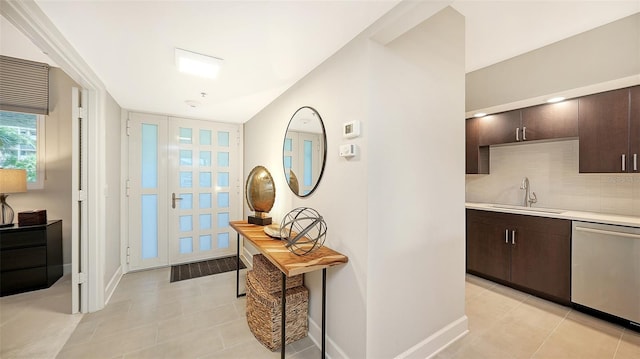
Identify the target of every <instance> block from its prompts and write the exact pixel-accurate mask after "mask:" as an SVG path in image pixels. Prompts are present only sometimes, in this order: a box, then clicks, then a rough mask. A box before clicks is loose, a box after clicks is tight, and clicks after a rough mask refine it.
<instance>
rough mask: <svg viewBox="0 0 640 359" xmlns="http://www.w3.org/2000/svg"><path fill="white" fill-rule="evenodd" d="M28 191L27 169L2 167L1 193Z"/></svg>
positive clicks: (0, 169)
mask: <svg viewBox="0 0 640 359" xmlns="http://www.w3.org/2000/svg"><path fill="white" fill-rule="evenodd" d="M18 192H27V171H26V170H18V169H12V168H0V193H18Z"/></svg>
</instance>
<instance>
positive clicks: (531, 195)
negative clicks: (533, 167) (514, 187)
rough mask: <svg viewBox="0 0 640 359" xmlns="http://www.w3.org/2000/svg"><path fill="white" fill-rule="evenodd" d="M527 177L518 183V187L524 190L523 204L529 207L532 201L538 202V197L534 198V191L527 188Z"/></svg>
mask: <svg viewBox="0 0 640 359" xmlns="http://www.w3.org/2000/svg"><path fill="white" fill-rule="evenodd" d="M529 187H530V186H529V178H527V177H525V178H523V179H522V183H521V184H520V189H523V190H525V193H524V206H525V207H531V204H532V203H536V202H538V198H536V193H535V192H531V191H530V188H529Z"/></svg>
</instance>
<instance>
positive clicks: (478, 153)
mask: <svg viewBox="0 0 640 359" xmlns="http://www.w3.org/2000/svg"><path fill="white" fill-rule="evenodd" d="M480 120H481V119H480V118H470V119H467V120H466V121H465V139H466V148H465V154H466V174H489V147H488V146H483V147H480V146H479V145H478V135H479V133H478V131H479V128H480V127H479V126H480Z"/></svg>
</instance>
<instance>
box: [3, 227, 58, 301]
mask: <svg viewBox="0 0 640 359" xmlns="http://www.w3.org/2000/svg"><path fill="white" fill-rule="evenodd" d="M0 269H1V272H0V296H5V295H9V294H16V293H21V292H26V291H30V290H35V289H42V288H48V287H50V286H51V285H52V284H53V283H55V282H56V281H57V280H58V279H59V278H60V277H62V221H61V220H54V221H48V222H47V224H41V225H35V226H22V227H18V226H14V227H8V228H0Z"/></svg>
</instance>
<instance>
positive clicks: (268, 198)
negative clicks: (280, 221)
mask: <svg viewBox="0 0 640 359" xmlns="http://www.w3.org/2000/svg"><path fill="white" fill-rule="evenodd" d="M245 196H246V198H247V204H248V205H249V209H251V210H252V211H254V212H255V214H254V215H253V216H249V218H248V222H249V223H251V224H258V225H261V226H265V225H268V224H271V217H269V215H268V213H269V211H270V210H271V208H272V207H273V203H274V202H275V200H276V187H275V185H274V182H273V177H271V173H269V171H268V170H267V169H266V168H265V167H263V166H256V167H254V168H253V169H252V170H251V172H250V173H249V176H248V177H247V183H246V186H245Z"/></svg>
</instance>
